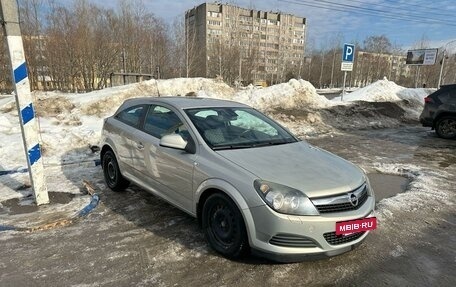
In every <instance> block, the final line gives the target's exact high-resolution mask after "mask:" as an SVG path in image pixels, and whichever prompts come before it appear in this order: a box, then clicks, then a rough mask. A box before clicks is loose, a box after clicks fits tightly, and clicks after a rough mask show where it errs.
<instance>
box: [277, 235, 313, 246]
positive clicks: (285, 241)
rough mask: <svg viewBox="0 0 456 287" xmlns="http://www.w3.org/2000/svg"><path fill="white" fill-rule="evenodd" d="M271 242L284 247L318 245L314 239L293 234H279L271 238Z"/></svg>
mask: <svg viewBox="0 0 456 287" xmlns="http://www.w3.org/2000/svg"><path fill="white" fill-rule="evenodd" d="M269 243H270V244H273V245H277V246H282V247H306V248H311V247H317V244H316V243H315V242H314V241H313V240H312V239H310V238H308V237H305V236H300V235H293V234H277V235H275V236H273V237H272V238H271V239H270V240H269Z"/></svg>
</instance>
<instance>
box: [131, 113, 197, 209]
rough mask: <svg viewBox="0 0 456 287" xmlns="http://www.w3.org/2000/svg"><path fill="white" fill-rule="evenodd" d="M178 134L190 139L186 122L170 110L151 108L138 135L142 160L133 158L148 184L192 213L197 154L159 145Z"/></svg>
mask: <svg viewBox="0 0 456 287" xmlns="http://www.w3.org/2000/svg"><path fill="white" fill-rule="evenodd" d="M170 133H180V134H181V135H183V137H184V138H185V139H186V140H193V138H192V136H191V135H190V132H189V130H188V126H187V124H186V123H185V121H184V120H183V119H182V118H181V117H179V115H178V113H177V112H175V111H173V110H172V109H171V107H165V106H163V105H151V106H150V107H149V108H148V111H147V114H146V116H145V119H144V125H143V129H142V131H141V132H140V135H138V138H139V142H138V144H140V145H143V146H144V149H143V157H138V158H135V159H134V164H135V165H136V166H137V169H138V170H140V171H141V172H142V173H143V175H144V178H145V181H147V184H148V185H150V186H151V187H153V189H155V192H156V193H158V194H159V195H160V196H162V197H164V198H165V199H166V200H168V201H170V202H172V203H173V204H175V205H177V206H179V207H181V208H183V209H184V210H187V211H188V212H191V210H192V202H193V185H192V179H193V168H194V163H195V161H196V158H197V155H196V154H190V153H187V152H185V151H183V150H177V149H172V148H166V147H162V146H160V139H161V137H162V136H164V135H166V134H170Z"/></svg>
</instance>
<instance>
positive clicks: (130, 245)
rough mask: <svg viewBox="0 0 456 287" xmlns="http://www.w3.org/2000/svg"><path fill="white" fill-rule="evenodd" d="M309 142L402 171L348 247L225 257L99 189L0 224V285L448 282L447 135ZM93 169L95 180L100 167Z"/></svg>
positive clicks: (367, 135) (147, 205)
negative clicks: (282, 256)
mask: <svg viewBox="0 0 456 287" xmlns="http://www.w3.org/2000/svg"><path fill="white" fill-rule="evenodd" d="M309 141H310V142H311V143H313V144H315V145H317V146H320V147H322V148H325V149H327V150H329V151H331V152H334V153H336V154H338V155H340V156H342V157H344V158H346V159H348V160H351V161H353V162H355V163H357V164H359V165H360V166H362V167H363V168H364V169H366V170H367V171H369V172H373V173H376V172H378V170H380V171H381V170H384V169H388V168H389V169H392V170H393V169H396V170H399V171H401V170H403V172H404V174H405V175H408V176H409V179H410V183H409V186H408V189H407V191H406V192H405V193H402V194H400V195H398V196H396V197H392V198H385V199H383V200H380V202H379V203H378V212H379V228H378V230H376V231H375V232H372V233H371V234H370V236H368V238H367V240H366V241H365V242H364V244H363V245H361V246H360V247H359V248H357V249H355V250H354V251H352V252H349V253H345V254H343V255H340V256H336V257H333V258H331V259H326V260H319V261H310V262H301V263H294V264H275V263H273V262H269V261H265V260H263V259H259V258H253V257H249V258H246V259H244V260H242V261H230V260H226V259H224V258H222V257H220V256H219V255H217V254H216V253H214V252H213V251H212V250H211V249H210V248H208V246H207V245H206V242H205V240H204V237H203V235H202V233H201V230H200V228H199V227H198V224H197V222H196V220H195V219H193V218H191V217H189V216H187V215H186V214H185V213H183V212H181V211H179V210H177V209H175V208H173V207H171V206H170V205H168V204H167V203H165V202H163V201H161V200H159V199H157V198H155V197H154V196H152V195H149V194H147V193H146V192H144V191H142V190H141V189H139V188H136V187H132V188H130V189H129V190H128V191H127V192H125V193H113V192H111V191H109V190H103V191H102V192H101V204H100V205H99V206H98V207H97V208H96V209H95V210H94V212H92V213H91V214H90V215H89V216H88V217H86V218H85V219H84V220H82V221H80V222H77V223H76V224H73V225H70V226H67V227H63V228H57V229H51V230H47V231H40V232H33V233H24V232H12V231H8V232H1V233H0V286H234V285H237V286H304V285H305V286H310V285H319V286H321V285H334V284H337V285H340V286H388V285H392V286H454V285H455V284H456V273H455V272H454V271H455V265H456V251H455V248H454V246H456V232H455V231H456V215H455V212H454V204H455V203H456V202H455V201H456V200H455V186H456V184H455V183H456V182H455V181H456V152H455V151H456V141H449V140H442V139H439V138H436V137H435V135H434V134H433V133H432V132H429V131H428V130H427V129H423V128H421V127H407V128H399V129H385V130H367V131H357V132H350V133H346V134H336V135H333V136H327V137H323V138H313V139H309ZM81 176H83V175H81ZM96 178H97V181H96V182H95V183H94V184H96V185H99V186H102V182H103V180H102V174H101V171H98V175H97V176H96ZM442 190H444V191H445V192H442V195H441V196H440V195H439V191H442ZM420 192H421V194H420ZM417 194H418V195H420V196H416V195H417ZM412 195H413V196H412ZM389 196H391V195H389ZM385 197H386V196H385ZM408 197H410V198H413V200H410V201H411V202H409V201H408V200H407V198H408Z"/></svg>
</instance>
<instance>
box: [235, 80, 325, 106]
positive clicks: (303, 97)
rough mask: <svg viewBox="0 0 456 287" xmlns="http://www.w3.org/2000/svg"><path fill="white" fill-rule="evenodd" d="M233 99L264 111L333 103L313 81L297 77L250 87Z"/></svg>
mask: <svg viewBox="0 0 456 287" xmlns="http://www.w3.org/2000/svg"><path fill="white" fill-rule="evenodd" d="M233 100H235V101H238V102H241V103H244V104H247V105H250V106H252V107H254V108H257V109H260V110H262V111H268V110H272V109H276V108H282V109H296V108H301V107H312V108H323V107H327V106H330V105H331V102H330V101H329V100H328V99H326V98H325V97H323V96H320V95H319V94H317V91H316V90H315V87H314V86H313V85H312V84H311V83H309V82H307V81H304V80H295V79H291V80H290V81H289V82H288V83H282V84H278V85H274V86H270V87H267V88H261V89H257V88H254V87H248V88H247V89H246V90H242V91H239V92H238V93H237V94H236V95H235V97H234V98H233Z"/></svg>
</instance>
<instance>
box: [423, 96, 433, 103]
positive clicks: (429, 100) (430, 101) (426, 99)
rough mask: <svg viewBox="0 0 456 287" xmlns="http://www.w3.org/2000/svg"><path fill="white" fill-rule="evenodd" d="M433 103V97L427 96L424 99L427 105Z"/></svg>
mask: <svg viewBox="0 0 456 287" xmlns="http://www.w3.org/2000/svg"><path fill="white" fill-rule="evenodd" d="M433 102H434V100H433V99H432V98H431V97H429V96H427V97H426V98H424V103H425V104H428V103H433Z"/></svg>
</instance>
